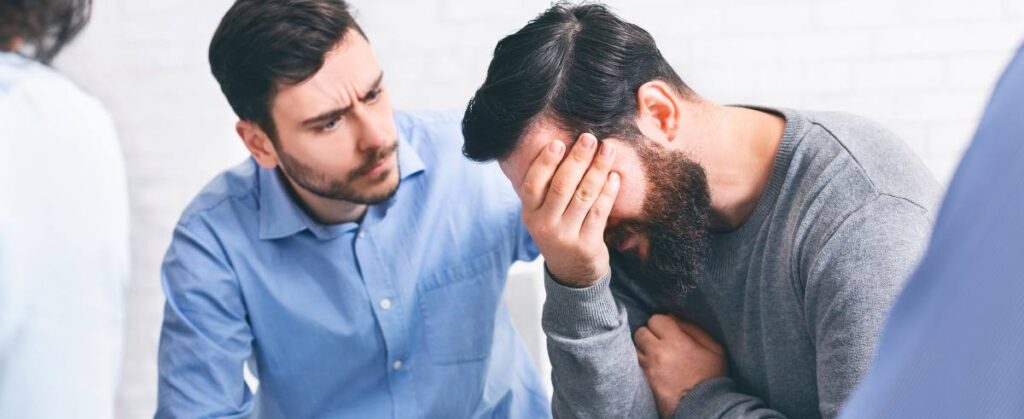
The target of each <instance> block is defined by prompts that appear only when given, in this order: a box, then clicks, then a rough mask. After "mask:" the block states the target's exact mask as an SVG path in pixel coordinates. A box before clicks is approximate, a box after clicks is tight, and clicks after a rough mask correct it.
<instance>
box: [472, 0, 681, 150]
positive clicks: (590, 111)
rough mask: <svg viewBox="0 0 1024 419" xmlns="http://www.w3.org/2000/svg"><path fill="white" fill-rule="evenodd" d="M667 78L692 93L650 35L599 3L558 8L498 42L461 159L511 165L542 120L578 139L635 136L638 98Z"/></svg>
mask: <svg viewBox="0 0 1024 419" xmlns="http://www.w3.org/2000/svg"><path fill="white" fill-rule="evenodd" d="M652 80H662V81H665V82H666V83H669V84H671V85H672V86H673V87H675V89H676V90H677V93H679V94H680V95H682V96H683V97H689V96H690V95H692V94H693V92H692V90H691V89H690V88H689V87H688V86H687V85H686V83H683V80H682V79H681V78H680V77H679V75H677V74H676V72H675V70H673V69H672V66H671V65H669V63H668V62H667V61H666V60H665V58H664V57H663V56H662V55H661V52H660V51H659V50H658V47H657V45H656V44H655V42H654V38H653V37H651V34H650V33H648V32H647V31H645V30H644V29H643V28H641V27H639V26H637V25H635V24H632V23H629V22H626V21H624V20H622V19H621V18H619V17H618V16H616V15H615V14H614V13H612V11H611V10H609V9H608V8H607V7H606V6H604V5H601V4H597V3H588V4H582V5H571V4H567V3H558V4H556V5H554V6H553V7H551V8H550V9H548V10H547V11H545V12H544V13H541V14H540V16H538V17H537V18H536V19H534V20H532V21H530V22H529V23H528V24H527V25H526V26H524V27H523V28H522V29H519V31H517V32H516V33H514V34H512V35H509V36H508V37H506V38H504V39H502V40H501V41H500V42H498V45H497V46H496V47H495V48H494V58H493V59H492V60H491V64H490V67H489V68H488V70H487V78H486V80H485V81H484V83H483V85H482V86H481V87H480V89H479V90H477V91H476V94H475V95H474V96H473V98H472V99H471V100H470V101H469V105H468V106H467V107H466V113H465V116H464V118H463V120H462V133H463V135H464V136H465V143H464V144H463V149H462V150H463V154H465V155H466V157H468V158H470V159H472V160H476V161H488V160H494V159H499V160H502V159H505V158H507V157H508V156H509V155H510V154H511V153H512V151H513V150H514V149H515V147H516V144H518V141H519V140H520V137H521V136H522V135H523V133H524V131H525V130H526V129H527V128H529V126H530V124H532V123H533V122H534V121H535V120H537V119H538V118H539V117H541V116H546V117H550V118H551V120H552V121H553V122H555V123H557V124H558V125H559V126H560V127H561V128H564V129H566V130H568V131H570V132H573V133H577V134H580V133H583V132H590V133H593V134H594V135H595V136H596V137H597V138H605V137H609V136H616V137H619V138H623V139H633V138H637V137H638V136H639V134H640V132H639V129H638V128H637V126H636V122H635V117H636V113H637V105H636V92H637V90H638V89H639V88H640V86H642V85H643V84H644V83H647V82H650V81H652Z"/></svg>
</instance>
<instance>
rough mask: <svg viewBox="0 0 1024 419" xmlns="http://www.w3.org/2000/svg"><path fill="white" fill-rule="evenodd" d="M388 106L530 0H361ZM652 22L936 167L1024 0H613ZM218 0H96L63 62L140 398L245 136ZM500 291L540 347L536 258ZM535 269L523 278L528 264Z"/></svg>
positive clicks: (432, 97) (697, 63)
mask: <svg viewBox="0 0 1024 419" xmlns="http://www.w3.org/2000/svg"><path fill="white" fill-rule="evenodd" d="M352 3H353V4H354V5H355V6H356V9H357V11H358V14H357V17H358V18H359V19H360V21H361V22H362V24H363V26H364V28H365V29H366V30H367V32H368V33H369V36H370V38H371V41H372V43H373V45H374V47H375V50H376V52H377V54H378V56H379V58H380V60H381V61H382V63H383V65H384V67H385V71H386V72H387V80H388V83H389V84H390V87H391V89H392V91H393V92H394V93H393V94H394V97H395V102H396V105H397V106H398V107H401V108H407V109H410V108H411V109H421V108H451V109H460V108H462V107H463V106H464V104H465V101H466V100H467V98H468V97H469V96H470V95H471V94H472V92H473V90H474V89H475V88H476V87H477V85H478V84H479V83H480V82H481V81H482V80H483V77H484V71H485V69H486V66H487V63H488V61H489V58H490V53H491V50H492V49H493V47H494V43H495V42H496V41H497V40H498V39H499V38H500V37H501V36H503V35H506V34H508V33H510V32H512V31H514V30H515V29H516V28H518V27H520V26H522V25H523V24H525V22H526V21H527V20H528V19H529V18H531V17H533V16H534V15H535V14H536V13H538V12H540V11H541V10H542V9H543V8H544V7H546V6H547V5H548V2H547V1H542V0H512V1H510V0H490V1H472V0H416V1H413V0H357V1H353V2H352ZM611 4H612V5H613V7H615V8H616V9H617V10H618V11H619V12H621V14H622V15H623V16H625V17H626V18H628V19H630V20H633V21H634V22H636V23H638V24H640V25H641V26H643V27H645V28H647V29H648V30H649V31H651V32H652V33H653V34H654V36H655V38H656V39H658V41H659V44H660V46H661V49H662V51H663V52H664V53H665V55H666V56H667V57H668V58H669V60H670V61H672V62H673V64H674V65H675V66H676V68H677V70H679V72H680V74H681V75H682V76H683V78H684V79H685V80H687V82H688V83H689V84H690V85H691V86H692V87H694V88H695V89H696V90H697V91H698V92H700V93H701V94H703V95H705V96H706V97H709V98H712V99H714V100H718V101H721V102H726V103H752V104H770V105H778V106H789V107H798V108H808V109H834V110H847V111H851V112H855V113H859V114H863V115H866V116H868V117H871V118H874V119H876V120H878V121H880V122H882V123H884V124H885V125H887V126H889V127H890V128H892V129H893V130H894V131H896V132H897V133H898V134H900V135H901V136H902V137H904V138H905V139H906V140H907V141H908V142H909V143H910V144H911V145H912V146H913V148H914V150H916V151H917V152H918V153H919V154H920V155H921V156H922V158H924V160H925V162H926V163H927V164H928V166H929V167H931V168H932V170H933V171H934V172H935V173H936V175H938V176H939V178H940V179H942V180H943V181H945V180H947V179H948V178H949V176H950V175H951V173H952V170H953V169H954V168H955V163H956V162H957V159H958V157H959V155H960V153H961V152H962V150H963V147H964V145H965V144H966V142H967V141H968V140H969V138H970V135H971V133H972V132H973V129H974V124H975V123H976V121H977V118H978V116H979V114H980V112H981V109H982V107H983V105H984V102H985V100H986V98H987V96H988V93H989V90H990V88H991V86H992V84H993V83H994V81H995V79H996V77H997V75H998V74H999V72H1000V70H1001V68H1002V66H1003V65H1004V64H1005V62H1006V60H1007V59H1008V58H1009V56H1010V54H1011V53H1012V51H1013V50H1014V49H1015V47H1016V45H1017V44H1018V43H1019V42H1020V41H1021V40H1022V35H1024V1H1021V0H973V1H969V2H968V1H965V0H895V1H894V0H859V1H853V0H816V1H812V0H780V1H773V2H765V1H757V0H700V1H697V0H689V1H679V0H633V1H628V2H627V1H624V0H623V1H613V2H611ZM229 5H230V1H229V0H107V1H101V2H97V5H96V12H95V19H94V22H93V24H92V25H91V27H90V28H89V29H88V30H87V31H86V33H85V34H84V35H83V37H82V38H81V39H80V40H79V42H78V43H77V44H75V45H74V46H73V47H72V48H71V49H69V50H68V51H67V53H66V55H65V56H64V57H62V59H61V60H59V62H58V66H59V67H60V68H62V69H63V70H64V71H66V72H68V73H70V74H71V75H72V76H73V77H74V78H75V79H77V80H79V81H80V82H81V83H82V84H83V85H84V86H85V87H86V88H87V89H88V90H90V91H92V92H94V93H95V94H96V95H97V96H99V97H100V98H101V99H102V100H103V101H104V102H105V103H106V104H107V106H108V107H109V108H110V110H111V111H112V112H113V114H114V116H115V118H116V119H117V123H118V127H119V129H120V133H121V136H122V138H121V139H122V142H123V144H124V150H125V154H126V159H127V164H128V174H129V176H130V179H129V187H130V188H131V194H132V217H133V219H132V226H133V234H132V237H133V241H134V247H133V249H134V252H133V256H134V275H133V282H132V286H131V289H130V291H129V300H128V324H127V326H126V333H127V336H126V339H127V347H126V354H125V365H124V373H123V382H122V389H121V392H120V400H119V403H118V407H119V410H118V412H119V415H120V417H123V418H141V417H149V416H152V413H153V406H154V402H155V397H156V361H155V353H156V344H157V339H158V336H159V324H160V319H161V317H162V313H161V310H162V300H163V297H162V294H161V291H160V286H159V264H160V260H161V258H162V255H163V252H164V250H165V248H166V246H167V243H168V240H169V238H170V232H171V228H172V226H173V225H174V222H175V221H176V219H177V216H178V213H179V212H180V211H181V209H182V208H183V207H184V205H185V204H186V203H187V202H188V200H189V199H190V198H191V197H192V195H193V194H194V193H195V192H196V191H197V190H198V189H199V188H200V187H201V186H202V185H203V184H204V183H205V182H206V181H207V180H208V179H209V178H211V177H212V176H213V175H214V174H216V173H217V172H219V171H220V170H222V169H224V168H226V167H228V166H230V165H232V164H234V163H236V162H238V161H240V160H241V159H242V158H244V156H245V151H244V149H243V148H242V147H241V145H240V143H239V141H238V140H237V138H236V137H235V135H234V133H233V130H232V123H233V122H234V119H233V117H232V114H231V112H230V109H229V108H228V107H227V103H226V102H225V101H224V99H223V98H222V97H221V95H220V92H219V90H218V88H217V86H216V83H215V82H214V80H213V78H212V77H211V76H209V71H208V68H207V64H206V48H207V46H208V43H209V38H210V36H211V34H212V32H213V29H214V28H215V26H216V24H217V22H218V21H219V19H220V17H221V15H222V14H223V13H224V11H225V10H227V8H228V7H229ZM522 272H525V274H522V275H516V277H517V279H516V280H514V281H513V282H514V283H515V284H517V286H518V287H519V288H516V289H514V290H511V291H510V296H512V297H511V298H512V299H513V300H514V301H513V302H514V305H515V306H516V307H513V309H514V310H515V311H517V320H518V321H519V323H520V327H521V330H522V331H523V332H524V334H526V335H527V341H528V344H530V345H532V347H533V350H534V352H535V353H536V354H537V356H543V355H541V354H542V349H543V348H542V344H543V340H542V337H541V336H540V334H539V331H538V328H537V324H538V321H539V318H538V317H537V313H538V308H539V303H540V297H539V281H537V280H536V267H532V268H524V270H523V271H522ZM523 276H526V277H527V278H529V277H531V276H532V277H533V278H534V280H532V281H531V280H530V279H524V278H522V277H523Z"/></svg>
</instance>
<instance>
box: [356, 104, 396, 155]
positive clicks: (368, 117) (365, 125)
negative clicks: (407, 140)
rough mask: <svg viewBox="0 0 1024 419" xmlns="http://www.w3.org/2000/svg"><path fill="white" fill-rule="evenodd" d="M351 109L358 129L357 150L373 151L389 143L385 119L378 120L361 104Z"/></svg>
mask: <svg viewBox="0 0 1024 419" xmlns="http://www.w3.org/2000/svg"><path fill="white" fill-rule="evenodd" d="M356 108H357V109H353V112H352V116H353V117H354V119H355V120H356V123H357V125H358V127H359V131H358V132H357V133H356V135H357V138H359V140H358V141H359V143H358V146H359V151H373V150H379V149H381V148H384V147H387V146H389V145H391V144H389V142H390V141H391V139H390V138H388V134H387V129H386V128H385V127H386V126H387V124H386V121H382V120H380V118H377V117H375V116H374V115H373V114H371V113H370V112H367V110H366V108H365V107H363V106H357V107H356Z"/></svg>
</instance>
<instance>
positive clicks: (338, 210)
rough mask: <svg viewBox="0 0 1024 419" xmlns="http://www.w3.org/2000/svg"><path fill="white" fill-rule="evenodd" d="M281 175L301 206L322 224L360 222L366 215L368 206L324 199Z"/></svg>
mask: <svg viewBox="0 0 1024 419" xmlns="http://www.w3.org/2000/svg"><path fill="white" fill-rule="evenodd" d="M279 175H280V176H281V177H283V178H285V179H287V180H288V185H289V186H291V188H290V189H291V190H292V195H293V197H294V198H296V199H297V200H298V201H299V204H300V206H302V208H303V209H305V210H306V213H308V214H309V215H310V216H311V217H313V219H314V220H316V222H318V223H320V224H324V225H332V224H341V223H347V222H352V221H359V220H362V218H363V215H365V214H366V209H367V208H368V206H367V205H365V204H357V203H355V202H349V201H342V200H339V199H331V198H324V197H322V196H319V195H316V194H314V193H312V192H310V191H308V190H306V188H303V187H302V186H300V185H298V184H296V183H295V182H294V181H292V180H291V179H290V178H288V177H287V176H284V174H279Z"/></svg>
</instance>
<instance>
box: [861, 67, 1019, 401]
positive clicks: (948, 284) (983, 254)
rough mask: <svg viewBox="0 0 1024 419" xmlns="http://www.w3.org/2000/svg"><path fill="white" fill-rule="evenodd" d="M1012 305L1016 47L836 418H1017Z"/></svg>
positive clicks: (1015, 296)
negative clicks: (870, 358)
mask: <svg viewBox="0 0 1024 419" xmlns="http://www.w3.org/2000/svg"><path fill="white" fill-rule="evenodd" d="M1022 300H1024V49H1021V50H1018V51H1017V54H1016V56H1015V57H1014V59H1013V61H1012V62H1011V63H1010V65H1009V67H1008V68H1007V69H1006V71H1005V73H1004V74H1003V76H1002V78H1001V79H1000V81H999V84H998V85H997V87H996V89H995V92H994V93H993V94H992V98H991V99H990V101H989V104H988V108H987V109H986V111H985V114H984V116H982V118H981V123H980V125H979V126H978V130H977V133H976V134H975V137H974V141H973V143H971V145H970V147H969V148H968V150H967V153H966V154H965V155H964V158H963V161H962V162H961V163H960V167H959V168H958V169H957V172H956V175H955V176H954V177H953V181H952V182H951V184H950V187H949V191H948V192H947V193H946V197H945V199H944V201H943V204H942V207H941V209H940V211H939V216H938V219H937V220H936V224H935V231H934V233H933V235H932V239H931V243H930V245H929V246H928V251H927V253H925V256H924V259H923V260H922V262H921V265H920V266H919V267H918V268H917V271H916V272H915V273H914V275H913V277H911V279H910V281H909V282H908V283H907V288H906V290H904V291H903V293H902V294H901V295H900V297H899V299H898V300H897V302H896V304H895V305H894V306H893V310H892V313H891V315H890V317H889V320H888V321H887V323H886V326H885V329H884V332H883V334H882V339H881V341H880V343H879V347H878V355H877V357H876V359H875V362H874V365H873V366H872V367H871V371H870V372H869V373H868V374H867V376H866V377H865V379H864V382H863V383H861V385H860V387H858V389H857V391H856V392H854V395H853V397H851V399H850V401H849V402H848V405H847V406H846V408H845V409H844V410H843V415H842V417H844V418H1019V417H1024V358H1022V356H1021V355H1022V353H1021V348H1024V304H1021V301H1022Z"/></svg>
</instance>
